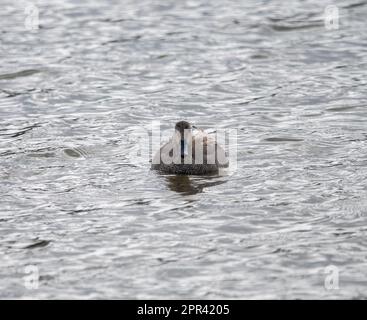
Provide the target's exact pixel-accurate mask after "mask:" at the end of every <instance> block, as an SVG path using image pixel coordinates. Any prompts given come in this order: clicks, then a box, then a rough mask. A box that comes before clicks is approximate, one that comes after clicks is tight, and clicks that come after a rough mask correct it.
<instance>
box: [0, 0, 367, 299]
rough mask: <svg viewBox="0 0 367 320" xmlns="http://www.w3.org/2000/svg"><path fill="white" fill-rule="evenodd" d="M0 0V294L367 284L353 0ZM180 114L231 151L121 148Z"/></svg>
mask: <svg viewBox="0 0 367 320" xmlns="http://www.w3.org/2000/svg"><path fill="white" fill-rule="evenodd" d="M0 2H1V12H0V57H1V64H0V209H1V211H0V212H1V216H0V298H3V299H6V298H35V299H37V298H40V299H45V298H51V299H61V298H78V299H85V298H92V299H101V298H112V299H117V298H132V299H136V298H137V299H140V298H167V299H171V298H197V299H199V298H202V299H209V298H212V299H218V298H223V299H227V298H233V299H240V298H241V299H243V298H246V299H247V298H248V299H256V298H260V299H261V298H264V299H268V298H275V299H284V298H289V299H295V298H297V299H298V298H300V299H308V298H317V299H322V298H328V299H331V298H333V299H334V298H348V299H350V298H354V299H355V298H357V299H358V298H367V271H366V270H367V251H366V246H367V240H366V235H367V225H366V222H367V218H366V215H367V210H366V208H367V198H366V195H367V190H366V183H365V181H366V178H367V169H366V168H367V166H366V165H367V158H366V153H367V126H366V120H367V110H366V108H367V99H366V98H367V90H366V83H367V80H366V76H367V35H366V30H367V21H366V16H367V2H366V1H362V0H348V1H342V2H341V1H340V2H332V1H316V0H309V1H300V0H299V1H291V2H288V1H281V0H277V1H248V0H246V1H234V0H233V1H219V0H218V1H210V3H208V1H204V0H188V1H173V0H169V1H148V0H144V1H133V0H121V1H117V0H105V1H86V2H84V1H83V2H82V1H75V0H69V1H61V0H58V1H34V2H33V3H34V4H36V6H37V8H38V9H39V23H40V24H39V29H32V28H29V20H27V14H29V11H27V10H25V8H26V7H27V4H28V5H29V2H27V3H25V2H22V1H19V2H18V1H6V0H1V1H0ZM327 5H336V6H337V7H338V9H339V15H340V17H339V25H338V28H330V27H328V26H327V25H326V24H325V17H324V14H325V7H326V6H327ZM27 12H28V13H27ZM181 119H185V120H188V121H190V122H192V123H194V124H195V125H196V126H198V127H201V128H204V129H207V130H212V129H237V130H238V154H237V160H238V161H237V170H236V171H235V172H233V173H232V174H227V175H221V176H211V177H204V176H202V177H201V176H198V177H194V176H172V175H171V176H164V175H158V174H157V173H155V172H152V171H151V170H150V164H149V162H148V161H147V162H141V161H140V162H134V161H132V158H131V155H134V154H135V153H136V152H138V151H137V146H138V141H137V139H136V137H135V136H134V132H136V130H138V129H139V128H141V127H149V126H150V124H151V122H152V121H161V128H162V130H166V131H165V132H168V133H169V132H172V129H173V126H174V123H175V122H176V121H177V120H181ZM167 130H168V131H167ZM165 138H168V136H167V135H165ZM330 270H331V271H330ZM32 275H36V276H35V277H36V278H32V279H36V280H37V279H38V282H37V281H36V280H35V281H36V282H31V285H30V282H29V279H30V278H29V277H31V276H32ZM331 276H332V277H333V278H332V279H334V280H333V282H332V283H331V282H330V277H331ZM32 284H33V285H35V286H32ZM37 287H38V288H37Z"/></svg>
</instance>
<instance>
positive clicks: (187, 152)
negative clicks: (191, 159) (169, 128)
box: [181, 140, 189, 158]
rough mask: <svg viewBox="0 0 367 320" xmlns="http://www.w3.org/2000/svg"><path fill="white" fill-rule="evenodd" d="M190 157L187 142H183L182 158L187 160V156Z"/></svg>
mask: <svg viewBox="0 0 367 320" xmlns="http://www.w3.org/2000/svg"><path fill="white" fill-rule="evenodd" d="M187 155H189V148H188V145H187V142H186V140H181V158H185V156H187Z"/></svg>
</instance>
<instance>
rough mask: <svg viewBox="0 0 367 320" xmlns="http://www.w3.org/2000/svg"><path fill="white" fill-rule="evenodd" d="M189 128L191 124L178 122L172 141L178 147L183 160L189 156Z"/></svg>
mask: <svg viewBox="0 0 367 320" xmlns="http://www.w3.org/2000/svg"><path fill="white" fill-rule="evenodd" d="M191 128H192V127H191V124H190V123H188V122H187V121H179V122H177V123H176V125H175V134H174V139H175V142H176V143H178V144H179V145H180V153H181V158H185V156H187V155H188V154H189V146H190V145H191V140H192V132H191Z"/></svg>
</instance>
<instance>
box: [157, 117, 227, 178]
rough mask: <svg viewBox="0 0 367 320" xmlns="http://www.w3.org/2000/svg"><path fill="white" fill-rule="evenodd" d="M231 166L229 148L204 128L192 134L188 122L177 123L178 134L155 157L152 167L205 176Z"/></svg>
mask: <svg viewBox="0 0 367 320" xmlns="http://www.w3.org/2000/svg"><path fill="white" fill-rule="evenodd" d="M225 167H228V159H227V157H226V154H225V151H224V150H223V148H222V147H221V146H219V145H218V144H217V142H216V141H215V139H213V138H211V137H210V136H208V135H207V134H206V133H205V132H204V131H202V130H198V132H197V133H196V134H194V135H193V134H192V126H191V125H190V123H188V122H187V121H179V122H177V123H176V125H175V133H174V134H173V136H172V138H171V139H170V140H169V141H168V142H167V143H166V144H164V145H163V146H162V147H161V148H160V150H159V151H158V152H157V153H156V155H155V156H154V158H153V160H152V167H151V168H152V169H153V170H159V171H161V172H164V173H173V174H189V175H204V174H215V173H218V171H219V168H225Z"/></svg>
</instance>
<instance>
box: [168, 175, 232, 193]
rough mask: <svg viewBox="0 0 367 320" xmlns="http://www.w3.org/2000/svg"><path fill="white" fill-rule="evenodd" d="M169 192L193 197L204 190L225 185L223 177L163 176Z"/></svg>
mask: <svg viewBox="0 0 367 320" xmlns="http://www.w3.org/2000/svg"><path fill="white" fill-rule="evenodd" d="M164 178H165V179H166V181H167V185H168V187H169V188H170V190H172V191H175V192H177V193H180V194H182V195H194V194H197V193H201V192H203V190H204V189H205V188H209V187H213V186H217V185H220V184H222V183H225V182H226V181H225V180H224V179H223V177H218V175H215V176H205V177H197V176H195V177H193V176H187V175H170V176H164Z"/></svg>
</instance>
